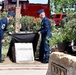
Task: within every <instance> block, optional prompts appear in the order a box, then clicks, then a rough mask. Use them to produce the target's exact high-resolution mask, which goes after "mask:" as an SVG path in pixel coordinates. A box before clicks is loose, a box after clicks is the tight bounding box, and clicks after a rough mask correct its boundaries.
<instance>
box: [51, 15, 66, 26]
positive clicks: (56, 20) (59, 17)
mask: <svg viewBox="0 0 76 75" xmlns="http://www.w3.org/2000/svg"><path fill="white" fill-rule="evenodd" d="M66 16H67V15H66V14H53V15H51V19H52V20H54V21H55V24H56V26H59V25H60V21H61V20H62V19H63V18H64V17H66Z"/></svg>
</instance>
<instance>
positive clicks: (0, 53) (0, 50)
mask: <svg viewBox="0 0 76 75" xmlns="http://www.w3.org/2000/svg"><path fill="white" fill-rule="evenodd" d="M1 60H2V43H1V40H0V61H1Z"/></svg>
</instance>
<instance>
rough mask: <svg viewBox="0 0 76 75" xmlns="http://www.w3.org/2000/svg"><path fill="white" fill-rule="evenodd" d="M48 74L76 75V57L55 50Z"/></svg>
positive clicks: (51, 57) (50, 60)
mask: <svg viewBox="0 0 76 75" xmlns="http://www.w3.org/2000/svg"><path fill="white" fill-rule="evenodd" d="M46 75H76V57H75V56H71V55H68V54H64V53H61V52H53V53H52V54H51V56H50V59H49V65H48V71H47V74H46Z"/></svg>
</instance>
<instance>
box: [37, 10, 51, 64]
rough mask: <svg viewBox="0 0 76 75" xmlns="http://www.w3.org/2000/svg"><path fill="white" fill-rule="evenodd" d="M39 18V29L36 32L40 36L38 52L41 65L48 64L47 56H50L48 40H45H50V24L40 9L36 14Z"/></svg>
mask: <svg viewBox="0 0 76 75" xmlns="http://www.w3.org/2000/svg"><path fill="white" fill-rule="evenodd" d="M37 14H38V15H39V17H40V18H41V19H42V22H41V29H40V30H39V31H38V34H39V35H40V34H41V36H42V38H41V45H40V50H39V60H40V61H41V62H43V63H48V61H49V54H50V46H49V44H47V42H49V40H48V39H47V38H51V37H52V35H51V23H50V21H49V19H48V18H47V17H46V16H45V12H44V9H41V10H39V11H38V12H37Z"/></svg>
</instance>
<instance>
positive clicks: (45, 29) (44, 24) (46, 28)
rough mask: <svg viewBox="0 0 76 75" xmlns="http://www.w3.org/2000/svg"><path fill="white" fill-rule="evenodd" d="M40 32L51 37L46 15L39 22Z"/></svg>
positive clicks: (49, 24)
mask: <svg viewBox="0 0 76 75" xmlns="http://www.w3.org/2000/svg"><path fill="white" fill-rule="evenodd" d="M40 32H41V34H42V35H44V36H47V37H51V36H52V35H51V23H50V21H49V19H48V18H47V17H44V18H43V20H42V22H41V29H40Z"/></svg>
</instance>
